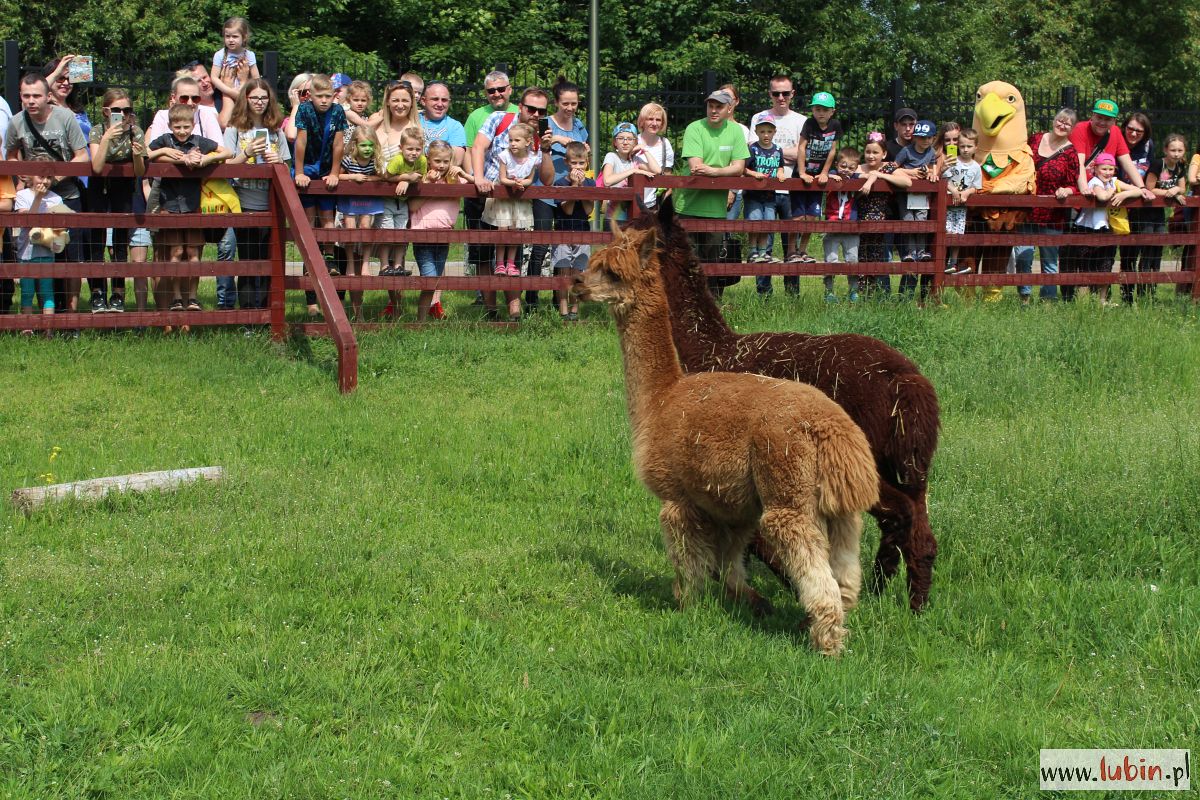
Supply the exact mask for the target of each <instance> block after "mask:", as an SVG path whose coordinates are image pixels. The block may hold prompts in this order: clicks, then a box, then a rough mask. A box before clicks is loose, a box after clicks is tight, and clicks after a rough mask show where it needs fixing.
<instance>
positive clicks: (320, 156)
mask: <svg viewBox="0 0 1200 800" xmlns="http://www.w3.org/2000/svg"><path fill="white" fill-rule="evenodd" d="M346 125H347V123H346V109H344V108H342V107H341V106H340V105H339V104H337V103H334V104H333V105H332V106H330V107H329V110H328V111H326V112H325V113H324V114H318V113H317V109H316V108H315V107H314V106H313V104H312V102H311V101H305V102H303V103H301V104H300V108H298V109H297V110H296V130H298V131H307V132H308V140H307V141H306V142H305V145H304V163H305V164H320V165H321V169H320V172H321V174H322V175H328V174H329V173H330V171H331V170H332V169H333V140H334V135H335V134H337V133H339V132H341V131H344V130H346ZM326 130H328V131H329V135H328V136H326ZM322 143H324V147H322ZM297 174H299V171H297Z"/></svg>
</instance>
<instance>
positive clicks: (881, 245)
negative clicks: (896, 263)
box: [855, 131, 912, 293]
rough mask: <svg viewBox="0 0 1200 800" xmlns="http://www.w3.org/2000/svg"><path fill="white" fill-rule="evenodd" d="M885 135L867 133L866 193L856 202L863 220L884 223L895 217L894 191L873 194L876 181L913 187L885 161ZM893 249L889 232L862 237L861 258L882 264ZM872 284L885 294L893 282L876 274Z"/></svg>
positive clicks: (907, 178)
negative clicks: (892, 193) (888, 237)
mask: <svg viewBox="0 0 1200 800" xmlns="http://www.w3.org/2000/svg"><path fill="white" fill-rule="evenodd" d="M884 141H885V139H884V135H883V134H882V133H880V132H879V131H871V132H870V133H868V134H867V146H866V147H865V148H863V168H862V170H861V172H862V173H863V176H864V177H865V179H866V181H865V183H864V184H863V188H862V189H860V190H859V193H860V194H861V195H862V196H861V197H860V198H858V200H856V201H855V205H856V207H857V211H858V218H859V220H860V221H863V222H881V221H883V220H887V219H895V214H894V212H893V209H894V207H895V206H894V205H893V203H892V197H893V195H891V194H884V193H882V192H876V193H872V192H871V189H872V188H873V187H874V185H875V182H876V181H879V180H882V181H885V182H886V183H890V184H891V185H892V186H894V187H896V188H898V189H907V188H908V187H909V186H912V178H910V177H908V174H907V173H905V172H904V171H903V170H901V169H900V168H899V167H898V166H897V165H896V163H895V162H894V161H888V162H886V163H885V162H884V158H886V157H887V147H886V145H885V144H884ZM889 251H890V248H889V247H888V245H887V239H886V234H882V233H864V234H862V236H861V237H860V238H859V247H858V256H859V260H860V261H866V262H869V263H881V262H886V261H888V260H889V259H890V256H891V254H890V252H889ZM870 285H871V286H873V287H874V288H875V289H876V290H879V291H880V292H881V293H886V292H887V291H889V288H890V285H891V282H890V280H889V278H888V276H887V275H876V276H874V278H873V279H872V281H871V284H870Z"/></svg>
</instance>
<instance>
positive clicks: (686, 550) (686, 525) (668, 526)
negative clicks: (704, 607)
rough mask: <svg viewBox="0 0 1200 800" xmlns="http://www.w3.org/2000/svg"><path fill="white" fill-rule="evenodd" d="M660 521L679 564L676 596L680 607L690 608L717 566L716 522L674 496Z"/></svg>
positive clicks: (670, 552)
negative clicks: (676, 500)
mask: <svg viewBox="0 0 1200 800" xmlns="http://www.w3.org/2000/svg"><path fill="white" fill-rule="evenodd" d="M658 521H659V524H660V525H662V536H663V544H664V545H665V546H666V549H667V557H668V558H670V559H671V563H672V564H674V565H675V586H674V591H675V599H676V600H677V601H678V602H679V607H680V608H686V607H687V606H688V605H689V604H690V603H691V601H692V599H693V598H694V597H695V594H696V590H697V589H698V588H699V587H700V586H701V585H702V584H703V583H704V580H705V579H706V578H707V577H708V576H709V575H711V574H713V572H714V571H715V570H716V567H717V560H716V557H715V554H714V553H713V549H712V530H711V528H712V522H711V521H710V520H709V519H708V518H707V516H706V515H704V514H702V513H701V512H700V511H699V509H696V508H694V507H692V506H685V505H683V504H682V503H676V502H673V501H670V500H666V501H663V505H662V510H661V511H659V513H658Z"/></svg>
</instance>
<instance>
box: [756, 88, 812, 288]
mask: <svg viewBox="0 0 1200 800" xmlns="http://www.w3.org/2000/svg"><path fill="white" fill-rule="evenodd" d="M767 86H768V87H769V91H770V93H771V107H770V108H768V109H767V110H766V111H760V112H759V113H757V114H755V115H754V117H753V118H752V120H751V123H750V130H754V126H755V125H757V124H758V123H759V122H761V121H762V120H764V119H766V120H768V121H770V122H772V123H774V124H775V139H774V142H775V144H777V145H779V149H780V150H782V151H783V168H782V169H783V174H784V176H785V177H788V178H791V177H792V176H793V175H795V174H796V173H795V169H796V157H797V155H798V152H799V151H798V149H797V145H799V143H800V131H801V130H803V129H804V123H805V122H806V121H807V120H808V117H806V116H804V115H803V114H801V113H799V112H798V111H793V110H792V98H793V97H795V96H796V89H795V86H794V85H793V83H792V79H791V78H789V77H788V76H787V75H776V76H775V77H773V78H771V80H770V81H769V82H768V84H767ZM791 218H792V203H791V196H790V195H789V194H788V193H787V192H786V191H776V192H775V219H791ZM779 236H780V237H781V238H782V239H783V257H784V260H785V261H791V260H792V259H793V258H794V256H795V253H796V237H795V236H794V235H789V234H786V233H781V234H779ZM767 247H768V248H769V250H768V252H771V253H773V252H774V251H775V237H774V234H772V235H771V239H770V240H769V241H768V242H767ZM755 285H756V287H757V289H758V293H759V294H761V295H769V294H770V293H771V276H770V275H759V276H758V277H757V278H755ZM783 288H784V289H785V290H786V291H787V292H789V293H791V294H799V292H800V276H798V275H786V276H784V278H783Z"/></svg>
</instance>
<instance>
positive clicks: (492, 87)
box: [462, 70, 518, 304]
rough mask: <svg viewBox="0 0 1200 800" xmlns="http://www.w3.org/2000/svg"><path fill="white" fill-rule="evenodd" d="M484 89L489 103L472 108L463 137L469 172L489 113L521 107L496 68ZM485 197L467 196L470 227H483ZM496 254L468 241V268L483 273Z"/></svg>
mask: <svg viewBox="0 0 1200 800" xmlns="http://www.w3.org/2000/svg"><path fill="white" fill-rule="evenodd" d="M483 90H484V93H485V94H486V95H487V104H486V105H483V106H480V107H479V108H477V109H475V110H474V111H472V112H471V114H470V115H469V116H468V117H467V122H466V124H465V125H464V126H463V138H464V139H465V140H466V142H467V148H466V152H465V154H464V157H463V161H462V168H463V169H464V170H466V172H467V175H471V170H472V169H473V168H474V167H473V164H474V159H473V158H472V157H471V147H472V145H474V143H475V136H476V134H478V133H479V129H480V128H481V127H483V123H484V121H486V120H487V118H488V117H489V116H491V115H492V114H493V113H495V112H497V111H510V112H513V111H517V110H518V109H517V107H516V106H515V105H513V104H512V103H511V102H509V98H511V97H512V84H511V82H510V81H509V80H508V75H506V74H505V73H503V72H501V71H500V70H495V71H493V72H489V73H488V74H487V75H486V76H485V77H484V79H483ZM483 202H484V198H482V197H465V198H463V223H464V224H465V225H466V226H467V228H468V229H469V230H477V229H478V228H479V227H480V218H481V217H482V216H483ZM493 256H494V252H493V248H492V247H491V245H482V244H468V245H467V270H468V272H469V273H470V274H472V275H478V274H479V266H480V264H482V263H484V262H487V261H490V260H491V259H492V258H493ZM481 302H483V297H482V295H480V297H478V298H476V300H475V303H476V304H479V303H481Z"/></svg>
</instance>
